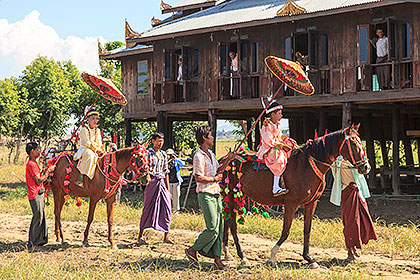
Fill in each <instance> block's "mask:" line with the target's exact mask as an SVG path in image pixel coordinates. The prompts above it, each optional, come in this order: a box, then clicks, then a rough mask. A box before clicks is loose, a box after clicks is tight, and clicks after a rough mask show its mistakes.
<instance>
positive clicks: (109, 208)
mask: <svg viewBox="0 0 420 280" xmlns="http://www.w3.org/2000/svg"><path fill="white" fill-rule="evenodd" d="M114 202H115V194H114V195H113V196H111V197H110V198H108V199H107V200H106V212H107V216H108V241H109V243H111V247H112V249H118V248H117V246H116V245H115V243H114V235H113V234H112V224H113V222H114V216H113V212H114Z"/></svg>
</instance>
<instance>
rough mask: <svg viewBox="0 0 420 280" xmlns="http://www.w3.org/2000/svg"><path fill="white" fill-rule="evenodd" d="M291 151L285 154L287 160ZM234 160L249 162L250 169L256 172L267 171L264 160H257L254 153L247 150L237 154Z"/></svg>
mask: <svg viewBox="0 0 420 280" xmlns="http://www.w3.org/2000/svg"><path fill="white" fill-rule="evenodd" d="M292 151H293V149H288V151H287V152H286V156H287V159H289V158H290V156H291V154H292ZM235 159H236V160H238V161H239V162H246V161H251V164H252V169H253V170H255V171H257V172H258V171H261V170H267V169H269V168H268V166H267V165H266V164H265V163H264V160H263V159H259V158H258V156H257V155H256V152H255V151H252V150H250V149H248V148H245V149H243V150H242V152H241V153H240V154H238V155H237V156H236V158H235Z"/></svg>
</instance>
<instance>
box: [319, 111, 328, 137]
mask: <svg viewBox="0 0 420 280" xmlns="http://www.w3.org/2000/svg"><path fill="white" fill-rule="evenodd" d="M327 120H328V111H327V110H326V109H325V108H321V111H320V112H319V125H318V135H319V136H321V135H324V133H325V129H327Z"/></svg>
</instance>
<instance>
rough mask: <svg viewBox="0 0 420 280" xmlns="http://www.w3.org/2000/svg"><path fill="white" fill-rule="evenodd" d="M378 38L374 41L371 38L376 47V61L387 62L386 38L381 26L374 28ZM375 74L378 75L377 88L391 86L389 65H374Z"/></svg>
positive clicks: (378, 62)
mask: <svg viewBox="0 0 420 280" xmlns="http://www.w3.org/2000/svg"><path fill="white" fill-rule="evenodd" d="M376 35H377V36H378V39H377V40H376V42H375V41H373V40H371V41H370V42H371V44H372V45H373V47H374V48H375V49H376V63H377V64H380V63H385V62H388V38H387V37H386V36H385V35H384V31H383V30H382V29H381V28H378V29H377V30H376ZM376 75H377V76H378V83H379V88H380V89H382V90H384V89H388V88H390V87H391V85H390V76H389V65H380V66H376Z"/></svg>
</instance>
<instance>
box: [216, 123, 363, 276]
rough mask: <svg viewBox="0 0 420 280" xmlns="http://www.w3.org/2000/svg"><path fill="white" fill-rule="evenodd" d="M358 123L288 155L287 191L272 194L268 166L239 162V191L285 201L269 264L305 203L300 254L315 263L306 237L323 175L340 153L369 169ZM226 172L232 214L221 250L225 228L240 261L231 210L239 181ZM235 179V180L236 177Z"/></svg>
mask: <svg viewBox="0 0 420 280" xmlns="http://www.w3.org/2000/svg"><path fill="white" fill-rule="evenodd" d="M358 129H359V125H351V126H350V127H348V128H345V129H343V130H340V131H336V132H333V133H330V134H327V135H325V136H323V137H322V138H318V139H316V140H314V141H313V144H312V145H307V146H305V147H303V148H299V149H296V150H294V151H293V152H292V156H291V157H290V158H289V160H288V163H287V167H286V170H285V172H284V180H285V183H286V186H287V188H288V189H289V190H290V191H289V193H288V194H286V195H282V196H277V197H274V196H273V194H272V186H273V174H272V173H271V171H270V170H262V171H258V172H256V171H254V170H253V167H252V164H251V162H250V161H248V162H246V163H244V164H243V166H242V171H241V172H242V174H243V175H242V177H241V184H242V191H243V192H244V193H245V194H246V195H247V196H248V197H249V198H251V199H252V200H254V201H256V202H258V203H261V204H263V205H270V206H274V205H284V216H283V230H282V233H281V237H280V240H279V241H278V242H277V243H276V245H275V246H274V247H273V249H272V250H271V256H270V259H269V260H268V261H267V263H268V264H271V265H273V264H275V257H276V254H277V251H278V250H279V247H280V245H281V244H282V243H283V242H284V241H285V240H286V239H287V237H288V235H289V230H290V226H291V224H292V221H293V218H294V214H295V211H296V209H297V207H298V206H300V205H304V241H303V258H304V259H305V260H306V261H308V263H309V264H310V266H311V267H312V268H316V267H318V264H317V263H316V262H315V261H314V260H313V259H312V258H311V257H310V255H309V237H310V232H311V222H312V217H313V215H314V212H315V208H316V206H317V202H318V199H319V198H320V196H321V194H322V192H323V191H324V188H325V181H324V176H325V173H326V172H327V171H328V169H329V168H330V167H331V165H332V164H333V162H334V161H335V159H336V158H337V157H338V156H339V155H341V156H343V157H344V159H346V160H348V161H350V162H351V163H352V164H353V166H354V167H355V168H357V169H358V172H359V173H361V174H367V173H368V172H369V170H370V166H369V162H368V159H367V158H366V156H365V152H364V149H363V147H362V145H361V141H360V138H359V134H358ZM234 157H235V154H234V153H233V152H231V153H229V154H228V155H227V156H225V157H224V158H222V159H221V161H220V168H219V170H225V169H224V168H226V166H227V164H228V163H229V160H230V159H232V158H234ZM226 174H227V172H225V173H224V177H223V180H222V182H224V180H225V178H226V176H229V181H230V184H229V189H230V192H229V205H228V207H229V210H230V211H229V212H230V213H231V218H230V219H229V220H226V221H225V224H224V232H223V247H224V252H225V254H226V255H227V256H228V254H229V253H228V251H227V245H228V230H229V228H230V231H231V233H232V235H233V239H234V242H235V245H236V250H237V253H238V256H239V257H240V258H241V262H242V264H245V263H247V260H246V258H245V257H244V254H243V252H242V249H241V246H240V244H239V239H238V234H237V221H236V213H235V212H234V211H232V210H233V208H234V207H235V205H234V204H235V202H234V199H233V195H234V191H233V189H234V187H235V185H236V183H237V181H238V179H237V178H236V176H233V175H232V174H231V173H229V175H226ZM235 180H236V181H235Z"/></svg>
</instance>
